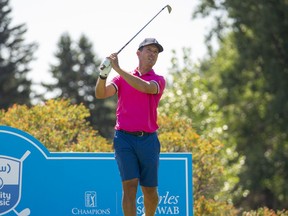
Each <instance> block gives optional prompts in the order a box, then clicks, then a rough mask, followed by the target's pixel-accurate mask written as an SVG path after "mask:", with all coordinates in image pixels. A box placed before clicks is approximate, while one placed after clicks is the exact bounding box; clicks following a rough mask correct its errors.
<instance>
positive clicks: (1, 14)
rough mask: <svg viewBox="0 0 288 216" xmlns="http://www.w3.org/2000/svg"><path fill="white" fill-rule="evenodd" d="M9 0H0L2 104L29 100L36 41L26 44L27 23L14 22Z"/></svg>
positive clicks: (0, 88)
mask: <svg viewBox="0 0 288 216" xmlns="http://www.w3.org/2000/svg"><path fill="white" fill-rule="evenodd" d="M10 13H11V8H10V6H9V0H0V108H1V109H7V108H8V107H10V106H12V105H13V104H14V103H19V104H27V105H29V104H30V95H31V94H32V91H31V88H30V87H31V81H30V80H28V79H27V73H28V72H29V71H30V68H29V63H30V62H31V61H32V60H33V52H34V51H35V50H36V48H37V46H36V44H33V43H31V44H25V43H24V34H25V33H26V31H27V29H26V27H25V25H23V24H21V25H17V26H13V27H12V26H11V18H10Z"/></svg>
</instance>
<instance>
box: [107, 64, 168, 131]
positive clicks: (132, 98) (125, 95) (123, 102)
mask: <svg viewBox="0 0 288 216" xmlns="http://www.w3.org/2000/svg"><path fill="white" fill-rule="evenodd" d="M131 73H133V75H134V76H137V77H140V78H141V79H143V80H146V81H154V82H155V83H156V84H157V86H158V93H157V94H146V93H143V92H140V91H138V90H136V89H135V88H133V87H132V86H130V85H129V84H128V83H127V82H126V81H125V80H124V79H123V78H122V77H121V76H119V75H118V76H116V77H115V78H114V79H113V80H112V84H114V86H115V87H116V89H117V93H118V103H117V110H116V125H115V129H116V130H126V131H130V132H133V131H145V132H155V131H156V130H157V129H158V124H157V107H158V104H159V101H160V98H161V96H162V94H163V91H164V88H165V79H164V77H163V76H159V75H157V74H155V72H154V70H151V71H149V72H148V73H146V74H144V75H141V74H140V73H139V72H138V71H137V69H135V70H134V71H133V72H131Z"/></svg>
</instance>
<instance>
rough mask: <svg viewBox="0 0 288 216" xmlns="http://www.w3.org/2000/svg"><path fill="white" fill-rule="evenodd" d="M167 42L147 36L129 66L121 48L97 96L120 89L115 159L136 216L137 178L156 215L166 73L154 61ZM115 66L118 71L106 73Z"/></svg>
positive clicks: (128, 210) (129, 214) (128, 208)
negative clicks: (159, 110) (129, 68)
mask: <svg viewBox="0 0 288 216" xmlns="http://www.w3.org/2000/svg"><path fill="white" fill-rule="evenodd" d="M162 51H163V47H162V46H161V45H160V44H159V43H158V41H157V40H156V39H155V38H146V39H145V40H144V41H143V42H142V43H140V45H139V48H138V50H137V52H136V54H137V56H138V59H139V63H138V67H137V68H136V69H135V70H134V71H132V72H127V71H125V70H123V69H122V68H121V67H120V66H119V62H118V56H117V54H116V53H113V54H111V55H110V56H109V57H107V59H106V60H107V61H106V63H105V65H106V67H105V68H104V69H101V70H100V76H99V78H98V80H97V83H96V89H95V96H96V98H99V99H104V98H107V97H110V96H113V95H114V94H117V95H118V102H117V110H116V125H115V135H114V149H115V159H116V161H117V164H118V168H119V172H120V175H121V179H122V189H123V199H122V208H123V212H124V215H125V216H136V193H137V187H138V184H140V185H141V190H142V193H143V197H144V207H145V214H144V215H145V216H154V215H155V212H156V209H157V205H158V191H157V186H158V165H159V154H160V143H159V140H158V135H157V132H156V131H157V129H158V125H157V107H158V104H159V101H160V98H161V96H162V94H163V91H164V88H165V79H164V77H163V76H160V75H157V74H156V73H155V71H154V70H153V66H154V65H155V63H156V62H157V58H158V54H159V53H160V52H162ZM111 67H112V68H113V69H114V70H115V71H116V72H117V73H118V74H117V75H116V76H115V77H114V78H112V80H111V82H107V83H106V78H107V76H108V74H109V72H110V70H111Z"/></svg>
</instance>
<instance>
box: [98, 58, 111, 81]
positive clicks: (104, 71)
mask: <svg viewBox="0 0 288 216" xmlns="http://www.w3.org/2000/svg"><path fill="white" fill-rule="evenodd" d="M111 68H112V67H111V63H110V60H109V59H108V58H105V60H104V61H103V62H102V64H101V65H100V67H99V70H100V78H101V79H106V78H107V76H108V74H109V73H110V71H111Z"/></svg>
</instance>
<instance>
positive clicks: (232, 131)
mask: <svg viewBox="0 0 288 216" xmlns="http://www.w3.org/2000/svg"><path fill="white" fill-rule="evenodd" d="M287 10H288V4H287V1H286V0H279V1H249V0H244V1H232V0H224V1H220V2H219V1H214V0H209V1H207V0H201V1H200V4H199V7H198V9H197V11H196V13H195V14H198V15H199V14H200V15H203V16H208V15H212V16H214V17H215V18H216V19H215V20H216V25H215V28H214V29H212V32H211V34H215V35H217V36H218V38H219V39H220V41H221V43H220V49H219V51H218V52H216V53H214V54H213V55H212V56H211V59H209V60H208V61H206V62H205V63H204V66H203V67H202V71H203V73H204V74H205V77H207V80H208V81H209V83H210V85H211V86H213V87H212V88H213V89H214V90H215V91H217V94H218V92H220V93H222V94H218V95H216V94H215V96H214V98H215V102H216V103H217V105H218V106H219V108H220V109H221V110H222V111H223V118H224V119H225V121H226V123H227V125H228V126H229V127H228V128H229V131H228V132H229V136H228V137H227V140H226V141H224V142H225V143H226V142H227V143H230V144H231V143H234V144H237V146H236V151H237V152H238V154H239V157H242V161H243V162H244V163H243V164H244V166H243V169H242V170H241V174H240V175H239V177H240V181H239V184H238V186H237V188H235V191H236V192H239V195H241V197H240V198H239V199H234V203H236V205H237V206H241V207H243V208H244V209H256V208H258V207H259V206H263V205H266V206H268V207H270V208H274V209H281V208H288V197H287V191H288V186H287V184H286V183H285V182H287V180H288V176H287V174H286V173H287V168H288V160H287V159H288V154H287V148H288V147H287V146H288V142H287V140H288V133H287V131H288V125H287V121H288V115H287V113H288V112H287V110H288V94H287V91H288V73H287V71H288V46H287V37H288V14H287ZM227 23H229V25H227ZM227 32H230V33H229V34H227ZM211 34H210V35H211ZM215 71H217V74H218V77H216V76H217V75H215ZM211 78H214V80H212V79H211ZM209 79H210V80H209ZM215 81H216V82H215ZM244 159H245V160H244Z"/></svg>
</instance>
